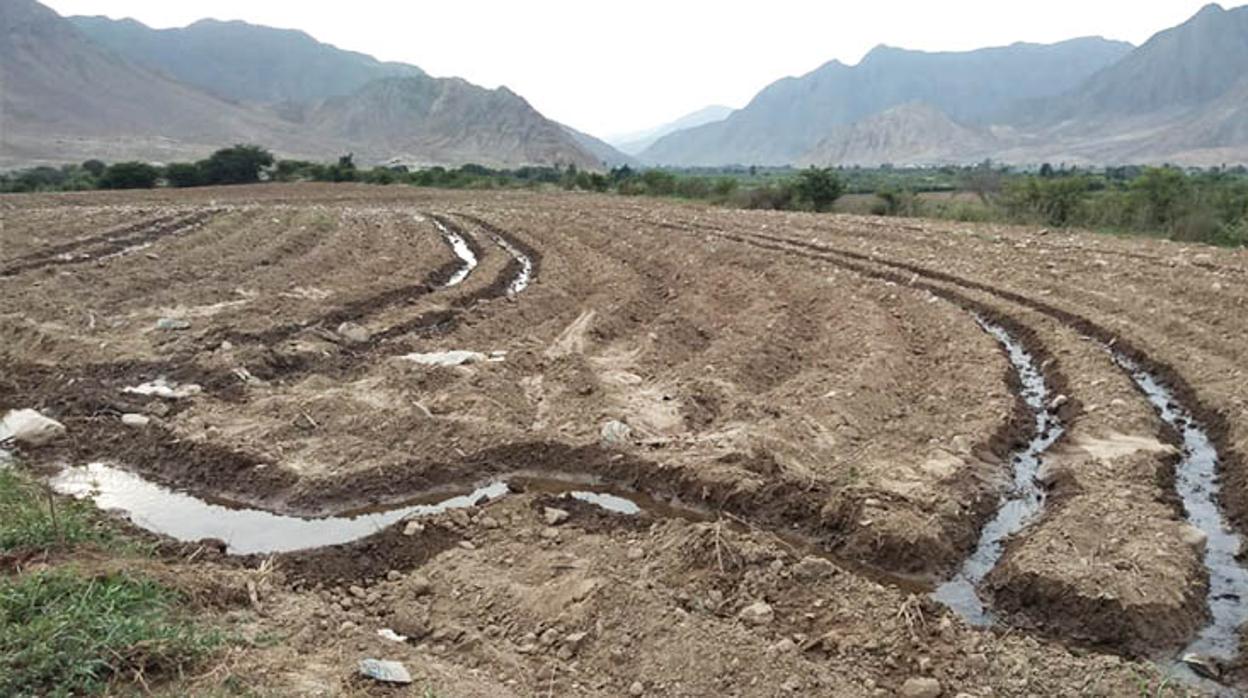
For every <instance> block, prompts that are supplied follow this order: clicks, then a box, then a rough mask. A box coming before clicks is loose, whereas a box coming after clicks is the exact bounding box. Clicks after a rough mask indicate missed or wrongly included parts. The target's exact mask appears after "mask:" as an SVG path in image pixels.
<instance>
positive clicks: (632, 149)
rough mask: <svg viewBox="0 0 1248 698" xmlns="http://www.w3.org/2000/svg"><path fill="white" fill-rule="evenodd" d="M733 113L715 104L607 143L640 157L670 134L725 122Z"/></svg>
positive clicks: (620, 136) (730, 108)
mask: <svg viewBox="0 0 1248 698" xmlns="http://www.w3.org/2000/svg"><path fill="white" fill-rule="evenodd" d="M732 111H733V110H732V107H725V106H722V105H718V104H714V105H711V106H709V107H702V108H701V109H699V110H697V111H695V112H693V113H690V114H685V115H684V116H682V117H680V118H679V119H676V120H675V121H669V122H667V123H665V124H663V125H661V126H655V127H653V128H648V129H645V130H642V131H634V132H633V133H626V134H623V135H619V136H612V137H611V138H608V139H607V142H608V143H610V144H611V145H614V146H615V147H616V148H619V149H620V150H621V151H623V152H625V153H628V154H629V155H638V154H640V153H641V152H642V151H644V150H645V149H646V148H649V147H650V146H652V145H654V142H655V141H657V140H659V139H660V138H662V137H663V136H666V135H667V134H669V133H675V132H677V131H683V130H685V129H687V128H695V127H697V126H702V125H703V124H711V123H715V122H716V121H723V120H724V119H727V118H728V115H729V114H731V113H732Z"/></svg>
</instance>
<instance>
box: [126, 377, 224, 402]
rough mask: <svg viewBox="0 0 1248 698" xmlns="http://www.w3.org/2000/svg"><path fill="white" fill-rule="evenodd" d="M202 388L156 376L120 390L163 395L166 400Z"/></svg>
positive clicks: (190, 394) (181, 397)
mask: <svg viewBox="0 0 1248 698" xmlns="http://www.w3.org/2000/svg"><path fill="white" fill-rule="evenodd" d="M203 391H204V389H203V388H202V387H200V386H198V385H196V384H194V383H187V384H185V385H178V384H177V383H174V382H172V381H169V380H166V379H164V378H157V379H156V380H154V381H148V382H147V383H144V384H142V385H136V386H131V387H128V388H125V389H124V390H122V392H123V393H129V394H132V395H148V396H155V397H163V398H165V399H166V400H182V399H184V398H188V397H193V396H195V395H199V394H200V393H202V392H203Z"/></svg>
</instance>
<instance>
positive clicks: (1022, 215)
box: [1005, 176, 1091, 227]
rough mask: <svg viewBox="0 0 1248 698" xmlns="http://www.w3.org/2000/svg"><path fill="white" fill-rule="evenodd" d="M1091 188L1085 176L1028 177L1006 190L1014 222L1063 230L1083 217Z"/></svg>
mask: <svg viewBox="0 0 1248 698" xmlns="http://www.w3.org/2000/svg"><path fill="white" fill-rule="evenodd" d="M1090 190H1091V185H1090V183H1089V181H1088V179H1087V178H1086V177H1078V176H1075V177H1053V176H1049V177H1026V178H1023V179H1019V180H1013V181H1011V182H1010V183H1009V184H1007V185H1006V187H1005V208H1006V210H1007V211H1009V213H1010V215H1011V216H1012V217H1013V219H1014V220H1019V221H1024V222H1029V223H1031V222H1035V223H1043V224H1046V225H1051V226H1056V227H1063V226H1067V225H1072V224H1074V223H1075V222H1076V219H1077V218H1079V217H1080V214H1081V213H1082V209H1083V206H1084V202H1085V201H1086V199H1087V196H1088V192H1089V191H1090Z"/></svg>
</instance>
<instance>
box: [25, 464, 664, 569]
mask: <svg viewBox="0 0 1248 698" xmlns="http://www.w3.org/2000/svg"><path fill="white" fill-rule="evenodd" d="M590 482H591V481H590V480H588V479H586V480H568V481H564V480H552V479H550V478H538V477H532V476H524V475H518V476H514V477H510V478H506V479H499V480H495V481H493V482H491V483H489V484H486V485H483V486H481V487H477V488H476V489H474V490H472V491H470V492H461V493H450V492H448V493H446V494H445V495H443V496H442V497H441V498H440V499H436V500H433V501H428V502H424V503H406V504H403V505H399V506H396V507H392V508H386V509H379V510H369V511H360V512H352V513H348V514H344V515H342V516H335V517H326V518H300V517H296V516H282V515H279V514H274V513H272V512H268V511H263V510H259V509H252V508H248V507H244V506H240V505H238V504H235V503H231V502H228V501H224V500H206V499H200V498H198V497H195V496H192V495H189V494H185V493H182V492H175V491H173V490H170V489H168V488H165V487H162V486H160V485H156V484H154V483H151V482H148V481H147V480H144V479H143V478H142V477H140V476H138V475H135V474H134V473H130V472H128V471H125V470H122V469H120V468H117V467H113V466H109V465H105V464H103V463H92V464H90V465H88V466H87V467H86V468H67V469H65V470H63V471H62V472H61V473H60V474H59V475H57V476H56V477H55V478H53V479H52V480H51V482H50V485H51V486H52V489H54V490H55V491H56V492H58V493H60V494H64V495H69V496H74V497H79V498H90V499H91V500H92V501H93V502H94V503H95V505H96V506H98V507H99V508H101V509H105V510H110V509H111V510H120V511H123V512H125V513H126V514H127V515H128V516H129V518H130V520H131V521H132V522H133V523H134V524H135V525H136V526H139V527H140V528H143V529H145V530H148V531H151V532H153V533H159V534H162V535H166V536H169V537H170V538H174V539H176V540H180V541H187V542H190V541H197V540H203V539H205V538H216V539H219V540H222V541H225V543H226V546H227V549H228V551H229V552H230V553H231V554H234V555H250V554H256V553H259V554H267V553H281V552H291V551H295V550H306V549H310V548H319V547H324V546H327V545H336V544H340V543H350V542H351V541H354V540H358V539H360V538H364V537H366V536H369V535H371V534H373V533H376V532H378V531H380V530H382V529H384V528H387V527H389V526H393V525H395V524H397V523H399V522H401V521H403V520H405V519H411V518H417V517H421V516H429V515H432V514H438V513H442V512H445V511H449V510H451V509H463V508H467V507H472V506H475V505H477V504H479V503H481V502H482V501H483V500H487V499H495V498H498V497H502V496H505V495H507V494H509V493H511V492H512V491H513V485H512V484H509V483H514V487H515V488H517V489H520V490H532V491H539V492H549V493H552V494H558V495H561V496H562V495H565V494H566V495H568V496H570V497H573V498H574V499H578V500H580V501H583V502H587V503H589V504H593V505H595V506H598V507H601V508H603V509H605V510H607V511H611V512H614V513H618V514H628V515H633V514H639V513H641V511H642V510H643V506H644V507H646V509H647V510H649V509H650V508H651V507H653V508H655V509H661V508H662V509H665V510H666V509H668V508H670V506H665V505H662V504H660V503H658V502H651V501H650V500H649V498H647V497H644V496H642V495H632V494H631V493H629V494H627V496H626V495H625V494H621V493H619V492H614V491H610V488H606V487H600V486H597V485H593V484H590Z"/></svg>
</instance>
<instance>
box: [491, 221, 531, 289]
mask: <svg viewBox="0 0 1248 698" xmlns="http://www.w3.org/2000/svg"><path fill="white" fill-rule="evenodd" d="M494 242H495V243H497V244H498V246H499V247H501V248H503V249H504V250H506V251H507V254H509V255H511V256H512V257H514V258H515V260H516V261H517V262H519V263H520V273H519V274H516V278H514V279H512V280H511V283H510V284H508V286H507V295H509V296H514V295H516V294H517V293H520V292H521V291H523V290H524V289H526V288H528V287H529V282H530V281H532V279H533V260H532V259H529V256H528V255H527V254H525V253H523V252H521V251H520V250H519V249H518V248H517V247H516V246H515V245H513V244H511V243H510V242H507V240H505V239H503V238H502V237H501V236H497V235H496V236H494Z"/></svg>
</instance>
